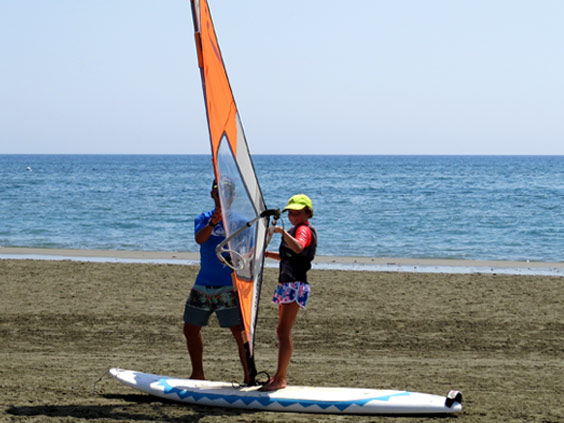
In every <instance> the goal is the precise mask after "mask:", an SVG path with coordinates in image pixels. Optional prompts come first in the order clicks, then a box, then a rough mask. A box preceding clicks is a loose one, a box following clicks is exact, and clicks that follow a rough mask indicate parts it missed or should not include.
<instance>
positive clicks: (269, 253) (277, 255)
mask: <svg viewBox="0 0 564 423" xmlns="http://www.w3.org/2000/svg"><path fill="white" fill-rule="evenodd" d="M264 256H265V257H267V258H271V259H274V260H280V253H275V252H274V251H267V252H266V253H264Z"/></svg>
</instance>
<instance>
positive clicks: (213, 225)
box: [208, 219, 217, 228]
mask: <svg viewBox="0 0 564 423" xmlns="http://www.w3.org/2000/svg"><path fill="white" fill-rule="evenodd" d="M208 226H211V227H212V228H215V227H216V226H217V223H212V221H211V219H210V221H209V222H208Z"/></svg>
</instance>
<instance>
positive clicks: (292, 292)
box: [272, 282, 311, 308]
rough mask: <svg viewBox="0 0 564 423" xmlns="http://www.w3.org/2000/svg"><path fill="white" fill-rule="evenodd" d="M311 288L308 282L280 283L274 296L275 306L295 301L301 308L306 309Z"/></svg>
mask: <svg viewBox="0 0 564 423" xmlns="http://www.w3.org/2000/svg"><path fill="white" fill-rule="evenodd" d="M310 292H311V288H310V287H309V283H307V282H284V283H279V284H278V286H277V287H276V290H275V291H274V295H273V296H272V302H273V303H274V304H289V303H293V302H294V301H295V302H297V303H298V305H299V306H300V307H301V308H305V306H306V304H307V300H308V298H309V293H310Z"/></svg>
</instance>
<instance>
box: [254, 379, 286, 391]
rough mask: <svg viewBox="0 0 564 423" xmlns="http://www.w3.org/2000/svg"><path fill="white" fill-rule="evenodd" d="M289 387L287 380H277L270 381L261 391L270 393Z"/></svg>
mask: <svg viewBox="0 0 564 423" xmlns="http://www.w3.org/2000/svg"><path fill="white" fill-rule="evenodd" d="M286 386H287V384H286V379H282V380H276V379H272V378H271V379H270V380H269V381H268V382H267V383H266V384H264V385H263V386H262V387H261V388H260V389H259V391H262V392H270V391H277V390H279V389H284V388H285V387H286Z"/></svg>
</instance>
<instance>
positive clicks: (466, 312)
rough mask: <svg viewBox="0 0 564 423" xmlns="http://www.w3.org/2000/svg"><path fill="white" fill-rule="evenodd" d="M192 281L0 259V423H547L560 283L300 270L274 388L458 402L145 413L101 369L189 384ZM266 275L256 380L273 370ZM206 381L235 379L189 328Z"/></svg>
mask: <svg viewBox="0 0 564 423" xmlns="http://www.w3.org/2000/svg"><path fill="white" fill-rule="evenodd" d="M197 270H198V268H197V267H196V266H187V265H178V264H140V263H93V262H81V261H39V260H12V259H4V260H0V292H1V295H0V334H1V335H0V336H1V342H0V381H1V382H0V387H1V393H2V395H1V398H0V422H2V423H4V422H77V421H78V422H124V421H130V422H156V421H158V422H161V421H162V422H202V423H203V422H226V421H228V422H321V421H323V422H325V421H335V422H355V423H356V422H368V421H371V422H390V421H392V422H397V423H400V422H410V423H411V422H421V421H441V422H444V421H457V422H460V423H469V422H562V421H564V404H563V402H562V392H564V278H562V277H550V276H524V275H521V276H516V275H511V276H510V275H499V274H456V275H453V274H429V273H400V272H357V271H335V270H314V271H312V272H311V284H312V290H313V292H312V297H311V300H310V303H309V304H308V308H307V310H306V311H305V312H300V315H299V316H298V321H297V323H296V326H295V331H294V342H295V351H294V356H293V360H292V364H291V367H290V371H289V379H290V380H289V381H290V383H292V384H300V385H325V386H353V387H371V388H391V389H407V390H414V391H422V392H430V393H436V394H446V392H447V391H448V390H450V389H458V390H461V391H462V392H463V393H464V395H465V400H464V407H465V409H464V411H463V413H462V414H460V415H458V416H449V417H446V418H444V417H443V418H441V417H424V418H422V417H389V416H387V417H374V416H372V417H359V416H346V415H345V416H339V415H333V416H327V415H308V414H295V413H272V412H250V411H249V412H248V411H241V410H239V411H238V410H229V409H220V408H207V407H196V406H187V405H183V404H178V403H172V402H166V401H163V400H160V399H158V398H152V397H149V396H147V395H144V394H140V393H137V392H136V391H134V390H132V389H130V388H128V387H126V386H123V385H121V384H119V383H118V382H116V381H115V380H113V379H111V378H109V377H106V378H103V379H102V380H101V381H100V382H99V383H98V384H97V385H96V391H95V392H93V385H94V383H95V382H96V380H97V379H98V378H99V377H100V375H102V374H103V373H104V371H105V370H106V369H107V368H109V367H114V366H115V367H122V368H130V369H135V370H141V371H146V372H154V373H159V374H165V375H172V376H188V375H189V373H190V362H189V359H188V355H187V353H186V350H185V344H184V339H183V336H182V312H183V307H184V301H185V298H186V295H187V294H188V292H189V290H190V287H191V286H192V283H193V281H194V278H195V275H196V272H197ZM275 280H276V271H275V269H266V274H265V287H264V290H263V303H262V308H261V315H260V321H259V329H258V331H259V337H258V342H257V345H256V350H257V367H258V368H259V370H267V371H269V372H271V373H272V372H273V371H274V370H275V366H276V354H277V343H276V339H275V333H274V330H275V326H276V322H277V311H276V308H275V307H274V306H273V305H271V304H270V303H269V297H270V295H271V292H272V290H273V288H274V286H275V284H276V282H275ZM204 337H205V341H206V350H205V364H206V371H207V376H208V378H210V379H215V380H227V381H231V380H240V379H241V371H240V368H239V363H238V360H237V358H236V353H235V344H234V341H232V340H231V338H230V334H229V333H228V331H226V330H223V329H221V328H219V327H218V325H217V322H216V320H215V319H212V322H211V324H210V326H208V327H207V328H205V329H204Z"/></svg>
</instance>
